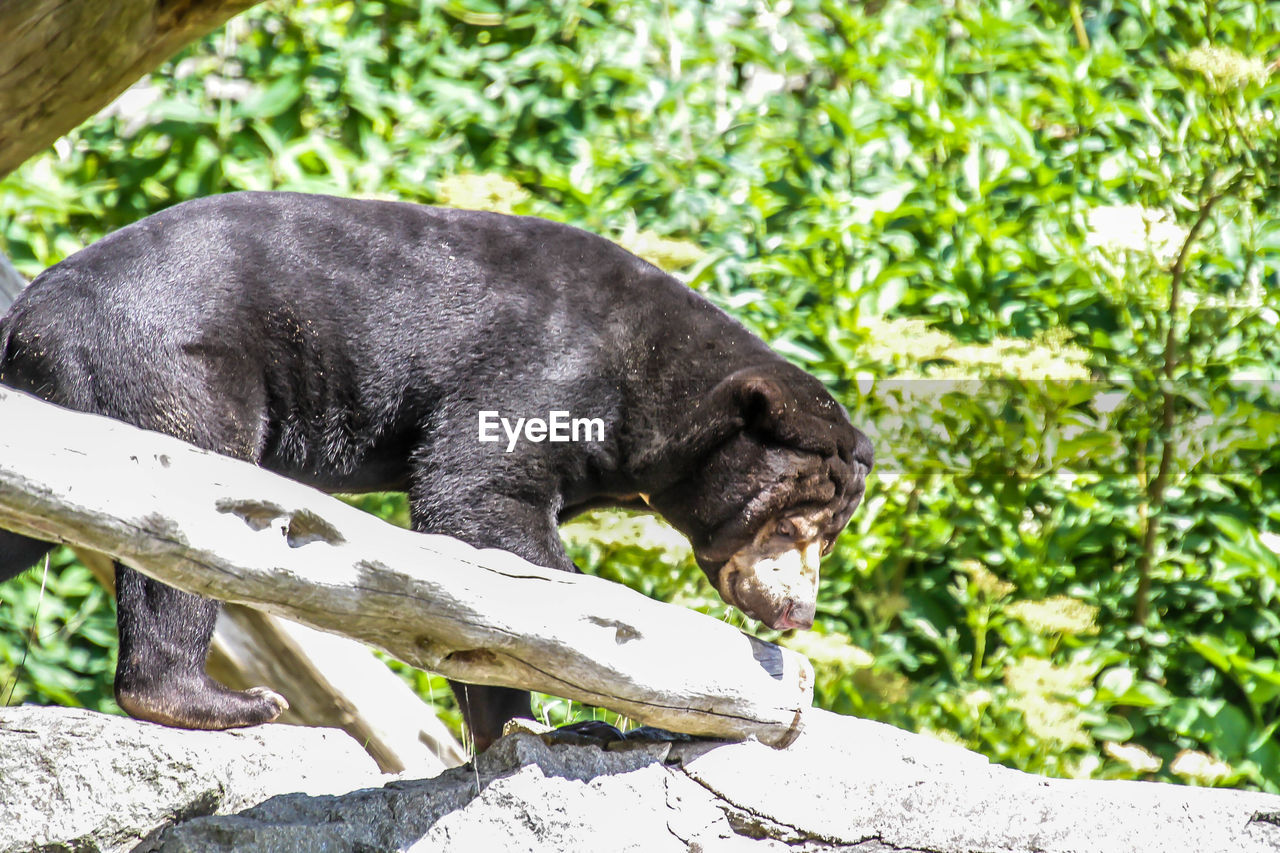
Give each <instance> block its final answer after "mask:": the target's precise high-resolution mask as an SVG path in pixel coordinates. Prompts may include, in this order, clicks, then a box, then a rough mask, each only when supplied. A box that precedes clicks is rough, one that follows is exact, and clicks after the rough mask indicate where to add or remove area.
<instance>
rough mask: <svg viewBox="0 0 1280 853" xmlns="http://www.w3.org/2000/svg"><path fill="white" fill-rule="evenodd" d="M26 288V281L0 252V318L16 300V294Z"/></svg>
mask: <svg viewBox="0 0 1280 853" xmlns="http://www.w3.org/2000/svg"><path fill="white" fill-rule="evenodd" d="M26 286H27V280H26V279H25V278H23V277H22V275H21V273H19V272H18V271H17V270H16V269H14V268H13V264H12V263H11V262H10V261H9V258H8V257H6V256H5V254H4V252H0V316H4V313H5V312H6V311H8V310H9V306H10V305H12V304H13V300H15V299H17V298H18V294H19V293H21V292H22V288H24V287H26Z"/></svg>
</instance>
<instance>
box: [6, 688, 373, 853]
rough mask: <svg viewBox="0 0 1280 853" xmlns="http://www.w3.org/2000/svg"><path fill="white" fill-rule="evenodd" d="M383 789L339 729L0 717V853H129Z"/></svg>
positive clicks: (51, 714) (30, 712)
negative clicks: (285, 799) (178, 828)
mask: <svg viewBox="0 0 1280 853" xmlns="http://www.w3.org/2000/svg"><path fill="white" fill-rule="evenodd" d="M385 779H386V777H384V776H382V774H381V773H379V771H378V768H377V765H375V764H374V763H373V760H372V759H371V758H369V756H368V755H367V754H366V753H365V752H364V750H362V749H361V748H360V746H359V744H357V743H356V742H355V741H353V740H352V739H351V738H350V737H348V736H347V735H346V734H345V733H343V732H341V731H337V730H334V729H304V728H299V727H296V726H259V727H257V728H254V729H241V730H238V731H231V732H189V731H179V730H177V729H169V728H165V727H164V726H157V725H154V724H151V723H143V722H138V721H137V720H130V719H126V718H124V717H111V716H107V715H105V714H98V713H94V712H92V711H83V710H77V709H73V708H39V707H32V706H23V707H14V708H0V780H3V784H0V851H2V853H9V851H19V850H21V851H27V850H32V849H40V850H46V851H60V850H68V851H70V850H76V851H82V850H103V851H113V850H127V849H131V848H133V847H134V846H136V845H137V843H138V841H139V839H140V838H142V837H144V836H146V835H147V834H148V833H151V832H153V831H155V830H157V829H159V828H162V827H164V826H166V825H169V824H172V823H174V822H176V821H180V820H184V819H187V818H191V817H195V816H198V815H208V814H215V813H219V812H223V813H225V812H237V811H240V810H242V809H245V808H248V807H249V806H252V805H254V804H256V803H260V802H262V801H263V800H265V799H267V798H268V797H273V796H275V795H277V794H282V793H290V792H295V791H303V792H306V793H308V794H312V795H315V794H338V793H346V792H348V791H351V790H353V789H354V788H358V787H362V786H371V785H381V784H382V783H383V782H384V781H385Z"/></svg>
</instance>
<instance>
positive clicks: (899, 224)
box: [0, 0, 1280, 791]
mask: <svg viewBox="0 0 1280 853" xmlns="http://www.w3.org/2000/svg"><path fill="white" fill-rule="evenodd" d="M1277 12H1280V4H1277V3H1274V2H1260V0H1257V1H1256V2H1255V1H1254V0H1233V2H1229V3H1210V2H1207V0H1178V2H1174V3H1167V4H1156V3H1151V2H1147V0H1097V1H1096V2H1072V3H1066V4H1063V3H1044V2H1035V0H930V1H929V2H920V3H910V4H909V3H905V2H889V3H883V4H881V3H876V4H856V3H849V2H847V0H777V2H757V0H672V1H671V2H668V3H664V4H653V3H649V2H643V0H595V1H594V2H592V0H417V1H416V2H409V0H380V2H367V3H358V4H356V3H343V2H335V0H322V1H321V2H315V3H310V4H305V5H303V6H301V7H297V6H294V5H286V4H279V3H269V4H267V5H266V6H264V7H259V8H258V9H255V10H254V11H252V12H250V13H248V14H247V15H244V16H241V17H240V18H237V19H236V20H235V21H234V22H233V23H232V24H231V25H230V26H229V27H228V28H227V30H226V31H225V32H224V33H221V34H218V35H216V36H213V37H211V38H209V39H207V40H205V41H204V42H202V43H200V44H198V45H195V46H193V47H192V48H190V49H188V50H187V51H186V52H184V53H183V54H182V55H180V56H179V57H178V58H176V59H175V60H174V61H172V62H171V63H169V64H168V65H166V66H165V67H164V68H162V69H161V70H160V71H159V72H157V73H156V74H155V75H153V76H152V77H151V78H150V79H149V81H148V82H147V84H146V86H145V87H143V88H140V89H136V90H134V91H133V92H132V93H131V94H130V95H129V97H128V98H126V99H124V100H123V101H122V102H121V103H120V104H118V105H117V106H116V107H114V108H113V109H112V110H109V111H108V112H107V113H106V114H104V115H102V116H99V117H98V118H97V119H95V120H94V121H91V122H89V123H88V124H86V125H85V126H84V127H82V128H80V129H79V130H77V131H76V132H75V133H74V134H72V135H71V136H69V137H68V138H67V139H66V140H65V141H63V142H61V143H59V145H58V146H57V147H56V148H55V150H54V151H53V152H50V153H49V154H47V155H44V156H42V157H38V158H35V159H34V160H32V161H31V162H29V163H27V164H26V165H25V166H24V167H23V168H22V169H21V170H20V171H19V172H18V173H16V174H15V175H13V176H10V177H9V178H8V179H6V180H4V181H3V182H0V233H3V235H4V238H5V240H6V241H7V245H8V249H9V251H10V253H11V256H12V257H13V258H14V259H15V261H16V262H17V264H18V265H19V267H20V268H22V269H23V270H24V271H26V272H28V273H32V274H34V273H35V272H37V271H38V270H39V269H41V268H43V267H44V266H47V265H49V264H51V263H53V262H55V261H57V260H58V259H60V258H61V257H64V256H65V255H66V254H68V253H70V252H71V251H74V250H75V249H76V248H78V247H79V246H81V245H84V244H86V243H88V242H90V241H92V240H93V239H96V238H97V237H98V236H100V235H102V234H103V233H105V232H107V231H109V230H111V229H113V228H116V227H119V226H120V225H123V224H125V223H127V222H131V221H134V220H136V219H138V218H140V217H142V216H144V215H146V214H148V213H150V212H153V211H155V210H157V209H160V208H162V207H164V206H166V205H168V204H171V203H173V202H176V201H178V200H181V199H185V198H189V197H192V196H197V195H205V194H209V193H215V192H224V191H227V190H231V189H239V188H250V189H265V188H288V189H299V190H305V191H325V192H335V193H341V194H360V195H375V196H383V197H395V198H403V199H408V200H417V201H425V202H434V203H447V204H454V205H461V206H472V207H488V208H492V209H499V210H507V211H513V212H518V213H534V214H539V215H544V216H548V217H551V218H554V219H557V220H560V221H565V222H571V223H574V224H578V225H581V226H583V227H586V228H588V229H591V230H594V231H597V232H599V233H603V234H606V235H608V236H611V237H613V238H614V239H616V240H618V241H620V242H622V243H623V244H624V245H627V246H629V247H631V248H633V249H634V250H636V251H638V252H641V253H642V254H644V255H645V256H646V257H650V258H652V259H653V260H654V261H655V262H657V263H660V264H661V265H663V266H664V267H666V268H668V269H672V270H675V271H678V273H679V274H680V275H682V276H683V277H684V278H685V279H686V280H688V281H689V282H690V284H691V285H692V286H693V287H695V288H697V289H698V290H700V291H701V292H703V293H705V294H707V295H708V296H709V297H710V298H712V299H713V300H715V301H717V302H718V303H719V304H721V305H722V306H724V307H725V308H726V309H727V310H729V311H731V312H732V313H733V314H734V315H735V316H737V317H739V318H741V319H742V320H743V321H744V322H746V323H747V324H749V325H750V326H751V327H752V328H753V329H755V330H756V331H758V332H760V333H761V334H762V335H763V336H764V337H765V338H766V339H767V340H769V341H770V342H771V343H772V344H773V345H774V346H775V348H776V349H777V350H778V351H779V352H781V353H782V354H784V355H786V356H787V357H788V358H791V359H792V360H794V361H796V362H797V363H799V364H801V365H803V366H805V367H806V368H808V369H809V370H811V371H812V372H814V373H815V374H816V375H818V376H819V377H820V378H822V379H823V380H824V381H825V382H827V384H828V385H829V387H830V388H831V389H832V390H833V392H834V393H836V394H837V396H838V397H840V398H841V399H842V400H843V401H844V402H845V403H846V404H847V405H848V407H849V408H850V410H851V411H852V412H854V415H855V420H856V421H857V422H858V423H859V424H861V425H865V426H866V427H867V429H868V432H869V433H871V434H872V437H873V440H874V441H875V444H876V446H877V453H878V458H879V460H880V461H879V464H878V468H877V472H876V474H875V475H874V476H873V478H872V482H871V484H870V487H869V490H868V500H867V503H866V505H865V506H864V507H863V508H862V509H861V510H859V512H858V514H857V515H856V516H855V518H854V521H853V523H852V524H851V527H850V531H849V532H848V533H847V534H846V535H845V536H844V537H843V538H842V540H841V542H840V544H839V546H838V547H837V550H836V552H835V554H834V555H833V556H832V557H830V558H829V559H828V560H827V562H826V564H825V565H824V574H823V583H822V594H821V604H820V610H819V624H818V625H817V627H816V629H815V631H814V632H812V633H809V634H797V635H794V636H786V637H783V638H782V640H783V641H784V642H786V643H789V644H792V645H794V646H795V647H796V648H798V649H801V650H802V651H804V652H805V653H807V654H809V655H810V656H811V657H812V658H813V659H814V661H815V663H816V664H817V666H818V675H819V680H818V699H819V702H820V703H821V704H823V705H824V706H826V707H830V708H834V709H835V710H838V711H842V712H846V713H856V714H863V715H867V716H873V717H876V718H879V719H884V720H888V721H891V722H893V723H895V724H898V725H902V726H906V727H908V728H913V729H919V730H926V731H931V732H935V733H938V734H939V735H940V736H943V737H946V738H948V739H951V740H955V741H957V742H960V743H964V744H965V745H968V746H970V747H974V748H978V749H980V750H982V751H983V752H985V753H986V754H988V755H990V756H992V757H993V758H994V759H996V760H998V761H1001V762H1004V763H1007V764H1010V765H1012V766H1017V767H1021V768H1024V769H1028V770H1034V771H1041V772H1049V773H1055V774H1059V775H1082V776H1084V775H1092V776H1100V777H1108V778H1161V779H1166V780H1170V781H1190V782H1195V783H1197V784H1235V785H1247V786H1252V787H1257V788H1262V789H1266V790H1272V791H1276V790H1280V746H1278V745H1277V737H1276V722H1275V721H1276V720H1277V719H1280V663H1278V661H1280V615H1277V613H1278V612H1280V608H1277V602H1276V595H1277V588H1278V583H1280V558H1277V557H1276V554H1275V551H1276V548H1277V543H1280V451H1278V450H1277V449H1276V443H1275V439H1274V437H1275V436H1276V435H1277V434H1278V433H1280V391H1277V382H1280V375H1278V374H1280V367H1278V365H1280V336H1278V335H1277V334H1276V326H1277V323H1278V321H1280V225H1278V224H1277V223H1280V210H1278V208H1280V192H1278V190H1280V186H1277V180H1278V177H1277V176H1280V131H1278V129H1277V128H1278V127H1280V125H1278V124H1277V121H1276V111H1277V109H1278V104H1277V101H1280V74H1278V73H1277V72H1276V70H1275V67H1274V61H1275V59H1276V57H1277V55H1280V27H1278V26H1276V24H1277V21H1278V20H1280V16H1278V15H1277ZM361 505H363V506H365V507H366V508H369V509H372V510H374V511H378V512H379V513H381V514H383V515H384V516H393V517H396V518H398V519H399V521H400V522H401V523H403V521H404V518H405V511H404V507H403V502H402V501H399V500H398V499H392V498H387V497H385V496H375V497H373V498H364V499H361ZM565 537H566V540H567V541H568V543H569V546H570V550H571V553H572V554H573V556H574V557H575V559H577V560H578V561H579V563H580V564H582V565H584V566H586V567H588V568H589V569H590V570H591V571H594V572H596V573H598V574H601V575H603V576H606V577H610V578H612V579H615V580H618V581H621V582H624V583H628V584H630V585H632V586H635V587H636V588H638V589H641V590H642V591H644V592H645V593H646V594H649V595H653V596H656V597H660V598H664V599H668V600H675V601H679V602H681V603H683V604H685V605H687V606H692V607H697V608H699V609H701V610H703V611H705V612H708V613H711V614H714V615H716V616H718V617H720V618H727V619H732V620H735V621H738V622H741V620H742V617H741V616H740V615H738V614H735V613H732V612H730V611H728V610H727V608H725V607H724V606H723V604H721V603H720V602H719V601H718V599H716V597H715V596H714V594H713V593H712V591H711V590H710V588H709V586H708V585H707V584H706V582H705V581H704V580H703V579H702V578H701V573H700V572H699V571H698V570H697V568H696V567H695V566H694V565H693V563H692V561H691V559H690V557H689V555H688V552H687V550H683V549H681V548H680V547H679V546H678V545H676V544H673V543H672V542H671V541H670V537H669V534H668V533H663V532H662V528H660V527H654V526H653V525H652V524H650V523H648V522H645V521H636V520H634V519H631V518H629V517H626V516H618V515H616V514H602V515H596V516H592V517H589V518H587V519H584V520H583V521H582V522H580V523H578V524H575V525H573V526H571V527H570V528H569V529H567V530H566V532H565ZM61 577H65V578H68V579H69V580H67V581H66V583H68V584H70V583H72V581H73V580H75V579H77V578H78V579H79V580H80V581H83V580H84V579H85V577H86V576H85V575H83V574H82V573H79V574H77V573H76V571H75V570H74V569H72V568H70V567H68V568H64V569H63V574H62V576H61ZM76 582H77V583H78V582H79V581H76ZM59 583H62V581H59ZM34 584H37V582H36V581H33V579H32V578H31V577H27V578H24V579H22V580H21V581H15V582H14V583H12V584H9V585H6V586H5V587H0V596H3V598H4V601H5V608H6V609H5V610H3V611H0V612H4V613H5V615H6V617H8V618H11V619H12V620H13V622H12V624H13V626H14V627H13V628H10V629H5V633H4V634H3V635H2V636H0V651H3V653H4V655H5V656H6V657H5V658H4V659H3V660H5V661H6V662H7V663H6V665H8V666H13V663H12V659H14V658H16V657H17V656H20V654H21V649H22V648H23V647H24V644H25V641H24V640H23V635H24V634H25V632H26V630H27V629H28V628H29V627H30V624H31V621H30V619H29V618H27V619H26V620H25V621H24V617H23V615H22V613H19V612H17V611H14V610H13V609H12V608H10V607H9V606H8V603H9V601H10V600H11V599H13V598H17V599H19V600H22V601H28V600H30V598H31V596H32V595H33V589H35V588H38V587H36V586H33V585H34ZM75 588H77V589H78V587H75ZM56 592H57V597H58V599H59V601H60V602H61V603H60V604H58V605H56V606H58V607H64V606H65V607H68V608H70V610H71V612H79V607H78V606H73V605H71V604H68V601H77V600H79V601H81V602H84V603H87V602H88V601H89V599H88V598H87V597H86V596H87V595H88V593H86V592H83V591H82V592H81V593H80V594H81V596H82V597H81V598H80V599H75V598H74V596H75V595H76V593H75V592H74V589H72V588H61V587H59V588H58V589H57V590H56ZM67 596H71V598H70V599H68V598H67ZM49 597H50V594H49V593H46V599H47V600H48V599H49ZM99 604H100V605H101V607H100V609H101V610H102V612H103V613H105V608H106V607H107V603H106V602H105V600H99ZM50 606H51V607H52V606H55V605H52V604H51V605H50ZM24 612H25V611H24ZM94 612H95V613H98V610H95V611H94ZM41 618H42V620H43V619H44V618H45V617H44V616H43V615H42V617H41ZM94 618H97V617H96V616H95V617H94ZM41 633H42V635H43V633H44V629H41ZM59 648H61V649H62V651H57V649H59ZM73 648H76V647H75V646H73V645H71V644H68V645H65V646H58V645H57V644H56V643H50V644H48V646H47V647H46V646H43V645H42V646H41V649H43V650H45V651H49V652H51V653H53V654H54V655H55V658H56V659H57V660H58V661H59V662H65V663H67V664H68V670H69V671H72V670H74V671H75V672H80V673H85V674H86V675H90V674H91V673H98V674H99V676H100V677H101V678H104V679H105V678H106V674H107V673H108V672H109V663H108V662H106V658H107V657H108V656H106V655H104V656H102V660H103V663H102V666H101V668H100V669H96V670H92V671H90V670H85V669H79V668H76V667H72V666H69V663H70V661H71V658H72V657H73V655H72V654H71V650H72V649H73ZM37 651H38V650H37V649H35V648H33V649H32V656H33V657H34V656H35V654H36V652H37ZM57 655H61V657H57ZM55 658H51V659H50V660H54V659H55ZM28 669H30V667H28ZM414 678H416V679H417V681H418V683H419V685H420V688H421V689H422V690H423V692H427V693H431V692H434V693H435V694H436V696H437V697H439V696H440V695H441V694H442V693H443V691H442V689H441V687H442V686H441V685H440V684H439V683H438V682H439V679H432V678H431V677H428V676H414ZM23 679H24V680H22V681H20V682H19V685H20V689H21V690H26V691H28V693H26V694H24V696H25V697H26V698H30V699H33V700H42V701H70V698H69V694H70V693H72V692H73V693H74V694H75V695H76V696H79V698H80V701H99V700H94V699H92V698H90V699H86V698H85V697H86V696H89V697H93V696H95V695H96V696H99V697H101V696H105V695H106V693H104V692H103V691H104V689H105V688H102V687H101V686H99V687H97V688H93V689H88V690H84V689H81V688H80V687H78V686H77V687H76V689H75V690H74V691H69V690H67V689H65V685H64V688H63V689H62V690H61V692H59V687H58V684H59V683H61V682H58V680H57V679H56V678H53V677H52V676H50V677H47V678H44V679H43V680H39V679H34V678H28V677H26V676H24V677H23ZM36 682H39V683H36ZM103 683H105V681H102V682H95V684H103ZM42 685H49V686H47V687H46V686H42ZM95 689H96V690H97V693H96V694H95V692H94V690H95ZM15 696H16V694H15ZM546 708H547V710H546V713H547V714H548V715H549V716H551V717H553V718H557V719H558V715H562V714H564V713H578V712H576V711H574V712H570V711H569V710H568V709H565V708H563V707H562V705H561V704H559V703H550V704H549V705H548V706H546Z"/></svg>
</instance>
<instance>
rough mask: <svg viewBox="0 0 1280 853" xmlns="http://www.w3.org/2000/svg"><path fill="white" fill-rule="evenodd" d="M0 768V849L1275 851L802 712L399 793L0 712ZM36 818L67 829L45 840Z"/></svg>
mask: <svg viewBox="0 0 1280 853" xmlns="http://www.w3.org/2000/svg"><path fill="white" fill-rule="evenodd" d="M344 741H345V742H344ZM0 774H3V775H2V778H3V779H4V780H5V782H6V784H5V785H4V786H3V788H0V838H3V839H4V844H3V845H0V850H6V851H7V850H17V849H30V848H31V847H33V846H38V845H45V847H44V849H46V850H72V849H75V850H83V849H88V850H93V849H105V850H116V849H135V850H138V851H163V853H179V851H184V852H185V851H231V850H236V851H239V850H261V851H273V853H289V851H308V853H310V851H373V850H416V851H427V850H432V851H435V850H442V851H480V850H504V851H507V850H516V851H519V850H528V851H539V853H542V852H543V851H547V850H555V851H578V850H582V851H600V850H637V851H659V853H660V852H661V851H687V850H704V851H721V850H724V851H731V852H732V851H748V850H761V851H771V850H778V851H782V850H788V851H823V850H850V851H858V853H888V851H894V853H913V851H916V853H944V851H945V853H962V851H963V853H969V851H992V852H993V853H994V851H1033V850H1034V851H1045V853H1067V851H1088V853H1109V851H1135V853H1136V851H1142V853H1147V851H1161V853H1177V851H1188V853H1191V851H1194V852H1195V853H1213V851H1223V852H1224V853H1225V852H1226V851H1231V853H1253V851H1258V853H1262V851H1267V853H1271V851H1275V850H1277V849H1280V797H1276V796H1271V795H1267V794H1256V793H1246V792H1239V791H1225V790H1208V789H1202V788H1184V787H1179V786H1173V785H1163V784H1156V783H1139V782H1081V781H1067V780H1049V779H1042V778H1039V777H1034V776H1028V775H1026V774H1023V773H1018V772H1016V771H1013V770H1007V769H1004V768H1000V767H993V766H991V765H990V764H988V762H987V761H986V760H985V759H984V758H982V757H981V756H978V755H975V754H973V753H970V752H967V751H965V750H962V749H959V748H957V747H953V746H948V745H945V744H941V743H938V742H935V741H933V740H930V739H928V738H924V737H920V736H916V735H912V734H908V733H905V732H902V731H899V730H897V729H894V728H891V727H889V726H884V725H881V724H878V723H872V722H868V721H864V720H856V719H851V718H844V717H837V716H834V715H832V714H827V713H823V712H820V711H814V712H812V713H810V714H809V715H807V717H806V729H805V733H804V734H803V735H802V736H801V737H800V738H799V739H798V740H797V741H796V742H795V743H794V744H793V745H792V746H791V747H789V748H787V749H785V750H775V749H771V748H769V747H766V746H762V745H761V744H758V743H754V742H750V741H749V742H746V743H737V744H724V743H706V742H695V743H649V744H631V743H622V744H614V745H613V746H612V747H611V748H601V747H599V746H584V745H570V744H564V743H559V742H556V741H554V740H550V739H548V738H544V737H540V736H538V735H535V734H514V735H509V736H507V737H505V738H503V739H502V740H501V741H499V742H498V743H497V744H496V745H495V746H494V747H493V748H492V749H490V750H489V751H488V752H487V753H485V754H484V755H483V756H481V757H480V759H479V760H478V761H477V762H476V763H475V764H474V765H468V766H466V767H460V768H455V769H453V770H449V771H446V772H445V773H443V774H441V775H440V776H439V777H437V778H434V779H405V778H395V777H385V776H384V777H380V776H378V774H377V773H376V771H375V770H374V769H373V765H372V762H371V761H370V760H369V759H368V758H366V757H365V756H364V754H363V753H362V752H360V750H359V749H358V747H357V746H356V745H355V744H354V742H351V741H349V740H346V739H345V736H343V735H341V734H339V733H331V732H323V731H316V730H310V731H307V730H301V731H300V730H297V729H293V728H290V727H285V726H266V727H261V728H258V729H252V730H246V731H241V732H232V733H199V732H177V731H173V730H168V729H163V728H159V727H157V726H151V725H148V724H145V723H136V722H133V721H130V720H123V719H118V718H104V717H101V716H99V715H95V714H89V713H87V712H72V711H65V710H55V709H43V708H42V709H34V708H15V709H4V710H3V711H0ZM388 779H390V781H388ZM361 786H365V787H363V788H361ZM355 788H359V790H352V789H355ZM55 817H56V820H57V822H58V823H59V825H60V826H66V827H68V828H67V829H61V830H59V831H58V832H57V833H55V832H52V831H51V830H50V829H49V827H50V826H52V825H53V822H54V818H55ZM165 824H167V826H165V828H162V829H160V830H159V831H154V830H155V828H156V827H157V826H161V825H165ZM14 827H17V828H20V829H19V830H15V829H14ZM15 831H20V832H21V833H25V835H15V834H14V833H15Z"/></svg>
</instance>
